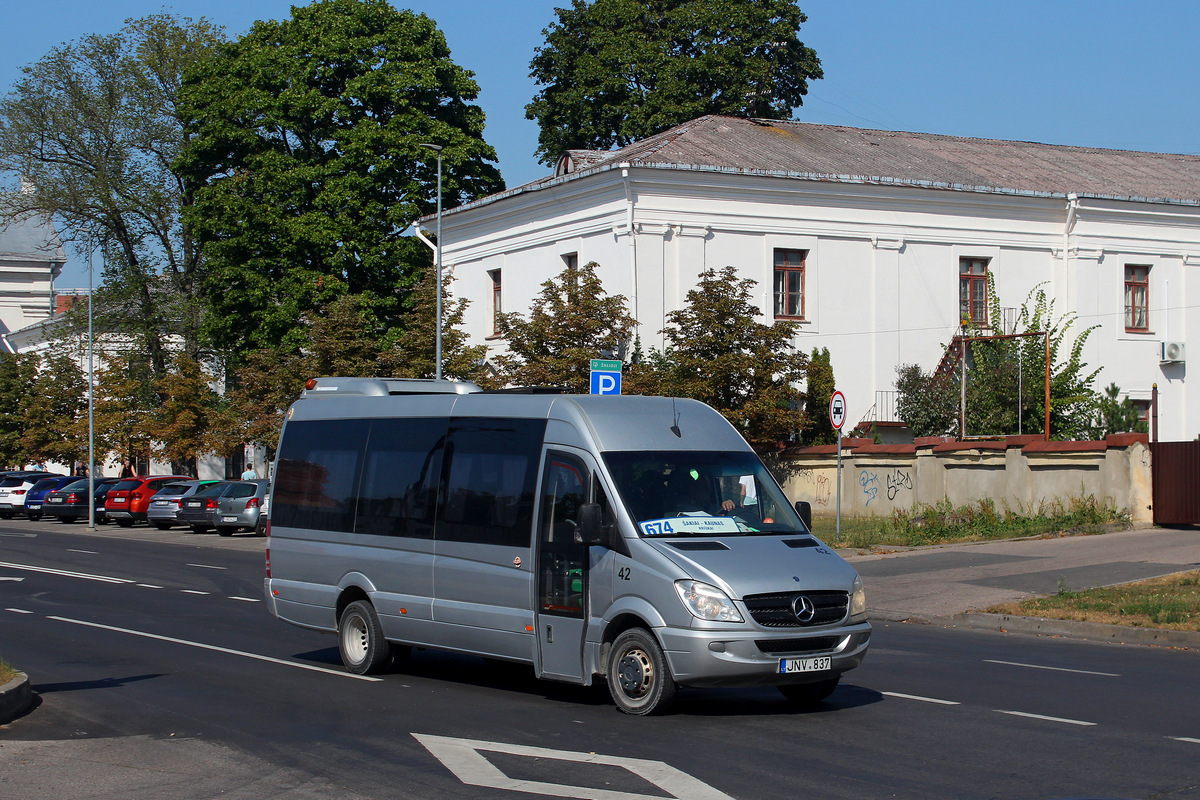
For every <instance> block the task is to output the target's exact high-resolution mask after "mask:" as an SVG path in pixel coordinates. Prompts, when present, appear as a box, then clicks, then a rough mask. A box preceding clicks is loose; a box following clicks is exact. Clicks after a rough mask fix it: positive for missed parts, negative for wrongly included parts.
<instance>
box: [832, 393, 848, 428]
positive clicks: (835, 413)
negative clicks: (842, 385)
mask: <svg viewBox="0 0 1200 800" xmlns="http://www.w3.org/2000/svg"><path fill="white" fill-rule="evenodd" d="M829 424H830V425H832V426H833V427H834V428H835V429H837V430H839V431H840V430H841V429H842V426H843V425H845V424H846V395H844V394H842V393H841V392H839V391H837V390H834V392H833V395H832V396H831V397H830V398H829Z"/></svg>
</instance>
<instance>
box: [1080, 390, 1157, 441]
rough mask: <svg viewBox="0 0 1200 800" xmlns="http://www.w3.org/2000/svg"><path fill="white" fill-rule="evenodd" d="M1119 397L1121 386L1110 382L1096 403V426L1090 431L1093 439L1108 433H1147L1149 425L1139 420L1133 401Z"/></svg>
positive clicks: (1139, 416) (1100, 437)
mask: <svg viewBox="0 0 1200 800" xmlns="http://www.w3.org/2000/svg"><path fill="white" fill-rule="evenodd" d="M1120 397H1121V387H1120V386H1117V385H1116V384H1115V383H1110V384H1109V385H1108V387H1107V388H1106V389H1105V390H1104V396H1103V397H1101V398H1100V401H1099V403H1098V404H1097V408H1096V411H1097V420H1096V428H1095V430H1094V431H1093V433H1092V437H1093V438H1095V439H1103V438H1104V437H1105V436H1108V435H1109V434H1110V433H1148V432H1149V426H1148V425H1147V424H1146V423H1145V422H1143V421H1142V420H1141V413H1140V412H1139V411H1138V407H1137V406H1135V405H1134V404H1133V401H1132V400H1130V399H1129V398H1128V397H1126V398H1125V399H1124V400H1121V399H1120Z"/></svg>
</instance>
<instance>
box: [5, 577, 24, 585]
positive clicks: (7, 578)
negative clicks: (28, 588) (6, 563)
mask: <svg viewBox="0 0 1200 800" xmlns="http://www.w3.org/2000/svg"><path fill="white" fill-rule="evenodd" d="M23 580H25V579H24V578H10V577H8V576H4V577H0V581H12V582H13V583H20V582H21V581H23Z"/></svg>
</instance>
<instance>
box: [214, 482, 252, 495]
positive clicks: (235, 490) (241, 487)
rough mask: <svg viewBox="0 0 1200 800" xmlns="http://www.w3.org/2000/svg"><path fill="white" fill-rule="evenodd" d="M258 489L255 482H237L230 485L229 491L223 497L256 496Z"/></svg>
mask: <svg viewBox="0 0 1200 800" xmlns="http://www.w3.org/2000/svg"><path fill="white" fill-rule="evenodd" d="M256 489H258V487H257V486H255V485H254V484H253V483H235V484H233V485H232V486H230V487H229V491H228V492H226V493H225V494H224V495H222V497H254V492H255V490H256Z"/></svg>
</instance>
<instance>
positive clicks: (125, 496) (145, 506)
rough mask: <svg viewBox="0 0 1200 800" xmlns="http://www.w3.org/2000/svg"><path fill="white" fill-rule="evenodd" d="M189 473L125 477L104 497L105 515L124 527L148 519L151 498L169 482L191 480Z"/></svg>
mask: <svg viewBox="0 0 1200 800" xmlns="http://www.w3.org/2000/svg"><path fill="white" fill-rule="evenodd" d="M190 480H191V478H190V477H189V476H187V475H149V476H147V475H138V476H137V477H136V478H125V479H124V480H122V481H121V482H119V483H117V484H115V485H114V486H113V487H112V489H110V490H109V492H108V496H107V497H105V498H104V516H106V517H108V518H109V519H111V520H116V523H117V524H118V525H120V526H121V527H122V528H128V527H129V526H131V525H133V523H134V522H136V521H138V520H142V521H143V522H145V521H146V511H147V510H149V508H150V498H151V497H153V496H154V493H155V492H157V491H158V490H159V489H161V488H162V487H164V486H166V485H167V484H168V483H175V482H176V481H190Z"/></svg>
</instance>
